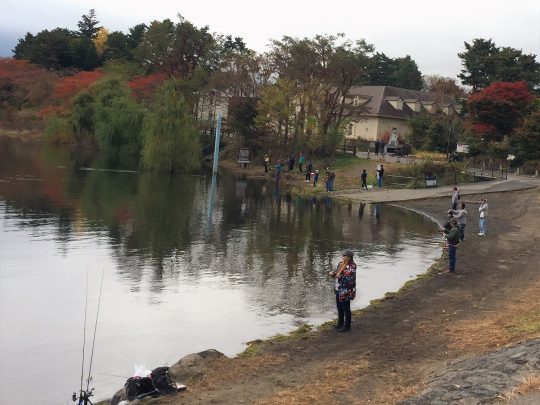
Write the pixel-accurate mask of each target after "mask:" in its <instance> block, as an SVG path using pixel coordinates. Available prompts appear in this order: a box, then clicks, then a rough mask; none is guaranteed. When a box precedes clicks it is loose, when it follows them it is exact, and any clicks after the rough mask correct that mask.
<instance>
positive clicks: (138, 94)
mask: <svg viewBox="0 0 540 405" xmlns="http://www.w3.org/2000/svg"><path fill="white" fill-rule="evenodd" d="M165 80H167V75H166V74H165V73H152V74H150V75H148V76H139V77H135V78H134V79H133V80H130V81H129V82H128V86H129V88H130V89H131V91H132V92H133V96H134V97H135V98H136V99H137V100H139V101H141V100H142V101H150V100H153V98H154V93H155V92H156V90H157V88H158V87H159V86H160V85H161V84H162V83H163V82H164V81H165Z"/></svg>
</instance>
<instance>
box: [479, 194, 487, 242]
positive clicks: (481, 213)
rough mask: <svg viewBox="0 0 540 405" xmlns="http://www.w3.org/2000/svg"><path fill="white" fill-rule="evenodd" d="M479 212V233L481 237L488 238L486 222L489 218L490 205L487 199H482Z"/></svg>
mask: <svg viewBox="0 0 540 405" xmlns="http://www.w3.org/2000/svg"><path fill="white" fill-rule="evenodd" d="M478 212H479V216H480V219H479V222H478V226H479V228H480V232H478V235H479V236H486V220H487V216H488V203H487V199H486V198H482V199H481V200H480V207H478Z"/></svg>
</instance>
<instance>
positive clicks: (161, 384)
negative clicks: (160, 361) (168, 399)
mask: <svg viewBox="0 0 540 405" xmlns="http://www.w3.org/2000/svg"><path fill="white" fill-rule="evenodd" d="M167 371H169V367H158V368H155V369H154V370H152V385H153V386H154V388H155V389H156V390H157V392H159V393H160V394H162V395H166V394H172V393H173V392H176V385H175V384H173V382H172V381H171V379H170V378H169V375H168V374H167Z"/></svg>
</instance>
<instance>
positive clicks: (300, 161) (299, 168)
mask: <svg viewBox="0 0 540 405" xmlns="http://www.w3.org/2000/svg"><path fill="white" fill-rule="evenodd" d="M304 159H305V158H304V154H303V153H302V152H300V157H299V158H298V170H299V171H300V173H302V166H303V165H304Z"/></svg>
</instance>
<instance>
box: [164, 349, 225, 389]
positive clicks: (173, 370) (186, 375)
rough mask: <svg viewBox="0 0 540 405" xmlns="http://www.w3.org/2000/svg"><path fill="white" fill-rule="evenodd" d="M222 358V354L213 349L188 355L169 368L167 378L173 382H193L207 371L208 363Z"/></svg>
mask: <svg viewBox="0 0 540 405" xmlns="http://www.w3.org/2000/svg"><path fill="white" fill-rule="evenodd" d="M224 357H226V356H225V355H224V354H223V353H221V352H218V351H217V350H214V349H210V350H205V351H203V352H199V353H192V354H188V355H187V356H184V357H182V358H181V359H180V360H178V361H177V362H176V363H175V364H173V365H172V366H171V367H170V368H169V377H170V378H171V379H172V380H173V381H175V382H182V383H188V382H190V381H195V380H197V379H200V378H201V377H202V376H203V375H204V374H205V373H206V372H207V371H208V369H209V364H210V363H212V362H213V361H215V360H217V359H221V358H224ZM186 385H187V384H186Z"/></svg>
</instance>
